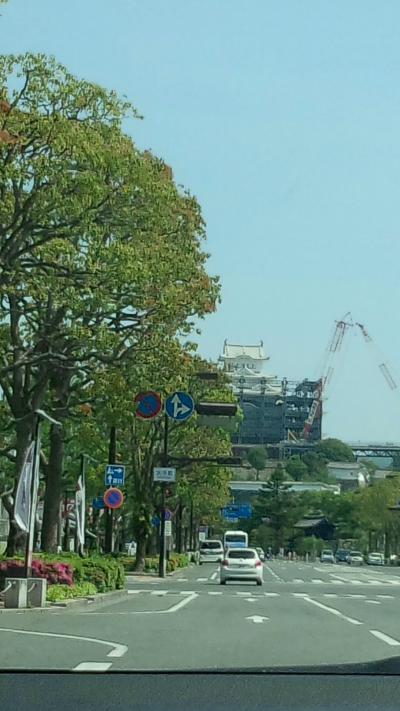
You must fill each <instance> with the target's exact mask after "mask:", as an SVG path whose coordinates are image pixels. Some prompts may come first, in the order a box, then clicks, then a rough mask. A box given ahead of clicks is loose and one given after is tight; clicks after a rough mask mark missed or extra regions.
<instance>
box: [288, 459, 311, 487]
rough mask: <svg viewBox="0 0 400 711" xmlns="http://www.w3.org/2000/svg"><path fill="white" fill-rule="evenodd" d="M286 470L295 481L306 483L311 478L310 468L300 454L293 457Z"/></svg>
mask: <svg viewBox="0 0 400 711" xmlns="http://www.w3.org/2000/svg"><path fill="white" fill-rule="evenodd" d="M285 470H286V472H287V474H288V475H289V476H290V477H291V478H292V479H294V480H295V481H304V480H306V479H308V478H309V474H308V471H309V470H308V467H307V465H306V464H305V463H304V462H303V461H302V459H301V458H300V457H299V455H298V454H295V455H293V456H292V457H290V459H288V460H287V461H286V462H285Z"/></svg>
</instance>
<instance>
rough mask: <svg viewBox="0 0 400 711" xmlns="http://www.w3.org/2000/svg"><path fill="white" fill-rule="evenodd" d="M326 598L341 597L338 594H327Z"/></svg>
mask: <svg viewBox="0 0 400 711" xmlns="http://www.w3.org/2000/svg"><path fill="white" fill-rule="evenodd" d="M324 597H339V595H337V594H336V593H325V594H324Z"/></svg>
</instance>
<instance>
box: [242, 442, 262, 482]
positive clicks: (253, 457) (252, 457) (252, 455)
mask: <svg viewBox="0 0 400 711" xmlns="http://www.w3.org/2000/svg"><path fill="white" fill-rule="evenodd" d="M247 461H248V462H249V464H250V466H251V467H253V469H255V470H256V479H257V480H258V478H259V475H260V472H261V471H262V470H263V469H265V466H266V463H267V451H266V449H264V447H254V448H252V449H250V450H249V452H248V453H247Z"/></svg>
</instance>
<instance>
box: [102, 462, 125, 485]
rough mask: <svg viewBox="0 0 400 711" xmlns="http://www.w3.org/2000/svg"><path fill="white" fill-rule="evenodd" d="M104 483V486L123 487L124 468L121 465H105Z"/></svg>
mask: <svg viewBox="0 0 400 711" xmlns="http://www.w3.org/2000/svg"><path fill="white" fill-rule="evenodd" d="M104 483H105V485H106V486H124V484H125V467H123V466H122V465H121V464H107V466H106V470H105V474H104Z"/></svg>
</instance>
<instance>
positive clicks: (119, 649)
mask: <svg viewBox="0 0 400 711" xmlns="http://www.w3.org/2000/svg"><path fill="white" fill-rule="evenodd" d="M88 614H91V613H88ZM110 614H114V613H112V612H111V613H110ZM0 632H11V633H12V634H30V635H32V636H35V637H59V638H60V639H73V640H77V641H78V642H92V643H93V644H101V645H103V646H105V647H112V650H111V652H109V653H108V654H107V657H123V656H124V654H126V652H127V651H128V647H127V646H126V644H118V642H107V641H106V640H105V639H96V638H95V637H80V636H79V635H76V634H60V633H58V632H31V631H30V630H14V629H10V628H8V627H0Z"/></svg>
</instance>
